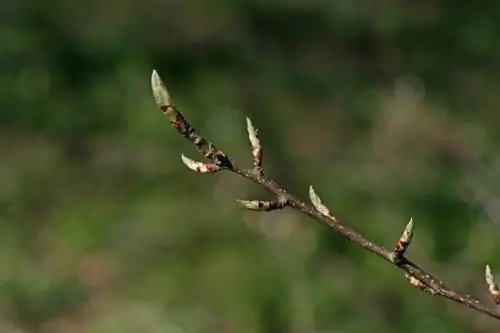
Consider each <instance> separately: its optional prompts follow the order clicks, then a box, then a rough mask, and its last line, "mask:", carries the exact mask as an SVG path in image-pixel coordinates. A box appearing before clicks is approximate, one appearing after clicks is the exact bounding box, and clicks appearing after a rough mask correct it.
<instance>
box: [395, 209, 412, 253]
mask: <svg viewBox="0 0 500 333" xmlns="http://www.w3.org/2000/svg"><path fill="white" fill-rule="evenodd" d="M412 239H413V218H410V221H409V222H408V224H407V225H406V227H405V230H404V231H403V234H402V235H401V237H400V238H399V240H398V242H397V243H396V246H395V247H394V251H393V258H394V260H399V259H401V258H402V257H403V255H404V254H405V252H406V250H407V249H408V247H409V246H410V244H411V241H412Z"/></svg>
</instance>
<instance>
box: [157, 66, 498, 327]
mask: <svg viewBox="0 0 500 333" xmlns="http://www.w3.org/2000/svg"><path fill="white" fill-rule="evenodd" d="M151 87H152V90H153V95H154V97H155V100H156V103H157V104H158V107H159V108H160V110H161V111H162V112H163V113H164V114H165V115H166V116H167V118H168V119H169V120H170V122H171V124H172V126H173V127H174V128H175V129H176V130H177V131H178V132H179V133H180V134H181V135H182V136H183V137H184V138H186V139H188V140H189V141H191V142H192V143H193V144H194V145H195V147H196V149H197V150H198V151H199V152H200V154H202V155H203V156H204V157H205V158H206V159H208V160H209V161H210V162H209V163H203V162H198V161H194V160H191V159H188V158H186V157H185V156H184V155H182V160H183V162H184V164H186V166H187V167H188V168H189V169H191V170H194V171H197V172H201V173H213V172H217V171H221V170H228V171H231V172H234V173H236V174H238V175H240V176H242V177H244V178H246V179H248V180H250V181H252V182H254V183H256V184H258V185H260V186H261V187H263V188H264V189H266V190H267V191H268V192H270V193H272V194H274V195H275V196H276V198H275V200H273V201H261V200H238V202H239V203H240V204H241V205H242V206H243V207H244V208H247V209H250V210H257V211H269V210H274V209H280V208H284V207H286V206H288V207H291V208H293V209H295V210H297V211H299V212H301V213H303V214H305V215H308V216H310V217H312V218H313V219H315V220H317V221H319V222H321V223H323V224H324V225H326V226H327V227H329V228H330V229H332V230H334V231H335V232H337V233H339V234H340V235H342V236H344V237H346V238H347V239H349V240H350V241H351V242H353V243H355V244H357V245H358V246H361V247H362V248H364V249H365V250H368V251H370V252H372V253H374V254H376V255H377V256H379V257H381V258H383V259H385V260H386V261H388V262H389V263H391V264H392V265H394V266H396V267H398V268H400V269H402V270H403V271H404V272H405V274H404V276H405V277H406V279H408V281H409V283H410V284H411V285H413V286H415V287H418V288H419V289H420V290H422V291H424V292H427V293H429V294H431V295H438V296H442V297H444V298H447V299H450V300H453V301H455V302H457V303H460V304H462V305H465V306H468V307H470V308H472V309H474V310H476V311H478V312H481V313H483V314H486V315H488V316H490V317H493V318H496V319H500V311H499V310H498V308H497V307H496V306H489V305H486V304H484V303H483V302H481V301H479V300H477V299H475V298H473V297H471V296H470V295H468V294H463V293H460V292H458V291H455V290H453V289H451V288H450V287H448V286H447V285H445V284H444V283H443V282H442V281H441V280H439V279H437V278H435V277H434V276H432V275H431V274H430V273H428V272H426V271H425V270H424V269H422V268H421V267H419V266H418V265H416V264H415V263H413V262H411V261H410V260H408V259H407V258H406V257H405V256H404V254H405V252H406V250H407V249H408V247H409V245H410V243H411V240H412V237H413V220H410V222H409V223H408V225H407V226H406V228H405V230H404V232H403V234H402V235H401V237H400V239H399V240H398V242H397V243H396V246H395V247H394V249H393V250H392V251H390V250H388V249H386V248H385V247H383V246H381V245H378V244H376V243H374V242H372V241H370V240H369V239H367V238H365V237H364V236H362V235H361V234H359V233H358V232H357V231H355V230H354V229H352V228H350V227H348V226H346V225H343V224H342V223H340V222H339V220H338V219H337V218H336V217H334V215H333V214H332V213H331V212H330V210H329V209H328V208H327V207H326V205H325V204H324V203H323V202H322V201H321V199H320V197H319V196H318V195H317V193H316V192H315V191H314V189H313V188H312V187H310V189H309V197H310V200H311V202H312V205H309V204H307V203H305V202H303V201H301V200H299V199H298V198H296V197H295V196H293V195H292V194H290V193H288V192H287V191H286V190H285V189H284V188H282V187H281V186H280V185H279V184H277V183H276V182H275V181H273V180H272V179H270V178H267V177H265V176H264V174H263V172H262V148H261V146H260V141H259V139H258V136H257V130H256V129H255V128H254V127H253V125H252V122H251V121H250V119H248V118H247V130H248V134H249V140H250V142H251V145H252V157H253V164H252V165H253V166H252V168H243V167H241V166H239V165H238V164H236V163H235V162H234V161H233V160H232V159H231V158H230V157H229V156H228V155H226V154H225V153H224V152H223V151H221V150H220V149H218V148H217V147H216V146H215V145H214V144H213V143H211V142H208V141H206V140H205V139H204V138H203V137H202V136H201V134H200V133H198V132H197V131H196V130H195V129H194V128H193V127H192V126H191V125H190V124H189V123H188V121H187V120H186V119H185V118H184V117H183V116H182V114H181V113H180V112H179V111H178V110H177V109H176V108H175V106H174V104H173V102H172V99H171V97H170V95H169V93H168V91H167V89H166V88H165V86H164V85H163V82H162V80H161V79H160V77H159V75H158V73H157V72H156V71H155V70H153V74H152V77H151ZM486 281H487V286H488V288H489V291H490V294H491V295H492V297H493V299H494V301H495V303H497V304H500V292H499V290H498V288H497V286H496V285H495V283H494V281H493V275H492V274H491V270H490V268H489V266H487V267H486Z"/></svg>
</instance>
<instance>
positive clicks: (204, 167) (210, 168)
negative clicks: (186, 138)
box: [181, 154, 221, 173]
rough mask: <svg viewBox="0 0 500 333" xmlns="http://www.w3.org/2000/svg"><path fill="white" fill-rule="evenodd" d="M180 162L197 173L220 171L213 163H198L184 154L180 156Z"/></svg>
mask: <svg viewBox="0 0 500 333" xmlns="http://www.w3.org/2000/svg"><path fill="white" fill-rule="evenodd" d="M181 159H182V162H183V163H184V164H185V165H186V166H187V167H188V168H189V169H191V170H193V171H195V172H199V173H215V172H217V171H220V170H221V168H220V167H219V166H218V165H216V164H213V163H203V162H199V161H195V160H192V159H190V158H189V157H186V156H185V155H184V154H181Z"/></svg>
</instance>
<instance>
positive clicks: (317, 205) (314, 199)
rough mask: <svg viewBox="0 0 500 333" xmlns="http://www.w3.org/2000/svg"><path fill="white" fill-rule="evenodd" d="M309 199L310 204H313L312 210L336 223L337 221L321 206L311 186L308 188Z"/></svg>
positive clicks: (321, 203) (323, 205)
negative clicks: (314, 209)
mask: <svg viewBox="0 0 500 333" xmlns="http://www.w3.org/2000/svg"><path fill="white" fill-rule="evenodd" d="M309 198H310V199H311V203H312V204H313V206H314V208H316V210H317V211H318V212H320V213H321V214H323V215H325V216H327V217H329V218H331V219H332V220H334V221H335V222H337V219H336V218H335V217H334V216H333V214H332V212H331V211H330V210H329V209H328V207H326V206H325V204H323V202H322V201H321V198H320V197H319V196H318V194H317V193H316V191H314V188H313V187H312V186H309Z"/></svg>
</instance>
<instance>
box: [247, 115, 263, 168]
mask: <svg viewBox="0 0 500 333" xmlns="http://www.w3.org/2000/svg"><path fill="white" fill-rule="evenodd" d="M246 121H247V132H248V139H249V140H250V144H251V145H252V164H253V169H254V170H256V171H257V172H258V173H260V174H261V173H262V147H261V145H260V139H259V135H258V130H257V129H256V128H255V127H254V126H253V124H252V121H251V120H250V118H248V117H246Z"/></svg>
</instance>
